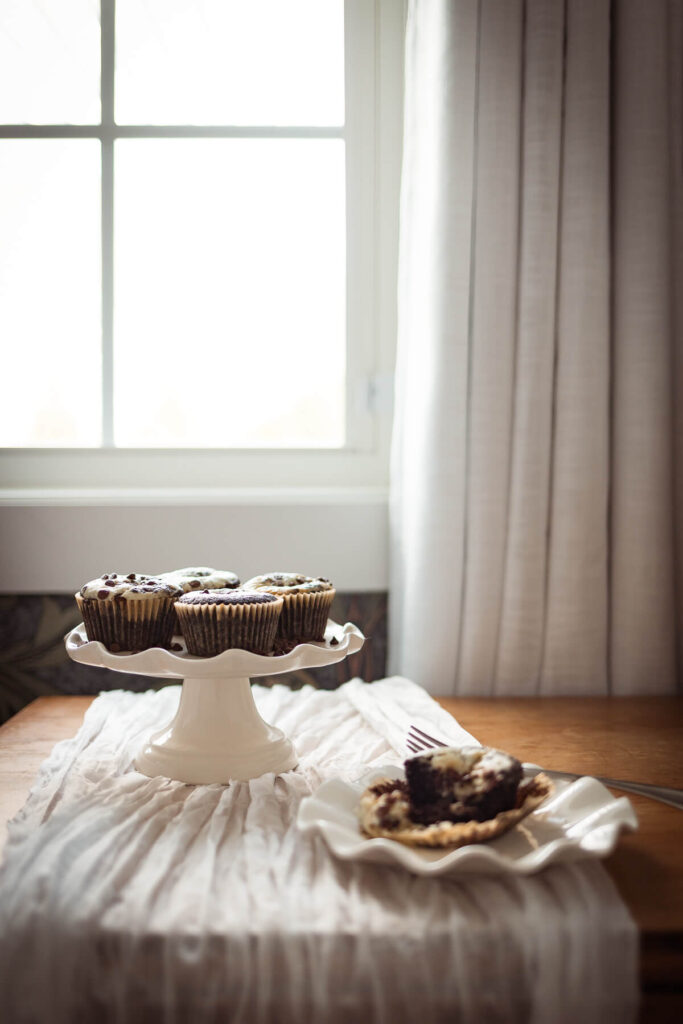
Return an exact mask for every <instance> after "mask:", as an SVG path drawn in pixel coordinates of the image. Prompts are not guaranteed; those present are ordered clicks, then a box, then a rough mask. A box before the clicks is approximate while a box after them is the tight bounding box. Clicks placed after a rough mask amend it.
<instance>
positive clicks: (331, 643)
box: [330, 636, 339, 647]
mask: <svg viewBox="0 0 683 1024" xmlns="http://www.w3.org/2000/svg"><path fill="white" fill-rule="evenodd" d="M338 643H339V641H338V640H337V638H336V636H333V637H332V639H331V640H330V647H336V646H337V644H338Z"/></svg>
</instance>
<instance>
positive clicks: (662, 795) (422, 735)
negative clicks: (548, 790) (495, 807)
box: [406, 725, 683, 810]
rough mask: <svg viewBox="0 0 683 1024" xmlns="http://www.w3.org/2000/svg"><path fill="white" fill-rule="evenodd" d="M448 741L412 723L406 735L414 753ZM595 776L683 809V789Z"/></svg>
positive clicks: (527, 767) (560, 775)
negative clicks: (431, 734)
mask: <svg viewBox="0 0 683 1024" xmlns="http://www.w3.org/2000/svg"><path fill="white" fill-rule="evenodd" d="M447 746H449V744H448V743H444V741H443V740H439V739H437V738H436V737H435V736H430V735H429V733H427V732H425V731H424V730H423V729H419V728H418V727H417V726H416V725H411V726H410V728H409V729H408V735H407V736H406V747H407V748H408V750H410V751H411V753H413V754H420V753H422V751H423V750H434V748H435V747H447ZM522 767H523V768H524V773H525V775H533V774H535V773H536V772H537V771H543V772H545V774H546V775H548V776H549V777H550V778H551V779H566V780H567V781H568V782H575V781H576V780H577V779H580V778H583V776H582V775H577V774H576V773H575V772H558V771H554V770H551V769H548V768H539V766H538V765H534V764H524V765H522ZM593 778H595V779H597V780H598V782H602V784H603V786H610V787H611V788H612V789H622V790H624V792H625V793H637V794H638V795H639V796H648V797H650V799H652V800H659V801H660V803H663V804H669V805H670V806H671V807H678V808H679V809H680V810H683V789H673V788H671V787H669V786H655V785H652V784H651V783H648V782H631V781H627V780H626V779H609V778H606V777H605V776H603V775H594V776H593Z"/></svg>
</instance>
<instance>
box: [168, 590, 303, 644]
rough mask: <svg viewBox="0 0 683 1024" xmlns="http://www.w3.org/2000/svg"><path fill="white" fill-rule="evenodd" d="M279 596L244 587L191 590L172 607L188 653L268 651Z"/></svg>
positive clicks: (273, 637) (272, 635) (276, 614)
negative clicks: (234, 650)
mask: <svg viewBox="0 0 683 1024" xmlns="http://www.w3.org/2000/svg"><path fill="white" fill-rule="evenodd" d="M282 605H283V602H282V599H281V598H279V597H275V596H274V595H273V594H265V593H264V594H261V593H257V592H255V591H246V590H195V591H191V592H190V593H187V594H183V595H182V597H180V598H179V600H178V601H176V604H175V609H176V612H177V615H178V620H179V622H180V631H181V633H182V634H183V637H184V639H185V643H186V644H187V650H188V653H189V654H196V655H199V656H200V657H202V658H211V657H213V656H214V655H215V654H220V653H221V651H228V650H231V649H232V648H234V647H240V648H242V649H243V650H245V651H253V652H254V653H255V654H270V653H271V651H272V650H273V642H274V640H275V634H276V633H277V624H278V619H279V617H280V612H281V610H282Z"/></svg>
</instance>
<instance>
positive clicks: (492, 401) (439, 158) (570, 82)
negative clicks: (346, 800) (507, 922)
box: [390, 0, 683, 695]
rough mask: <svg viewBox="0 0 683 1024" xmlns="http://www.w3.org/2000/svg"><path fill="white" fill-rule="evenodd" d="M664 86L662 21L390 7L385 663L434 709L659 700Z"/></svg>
mask: <svg viewBox="0 0 683 1024" xmlns="http://www.w3.org/2000/svg"><path fill="white" fill-rule="evenodd" d="M655 9H656V10H655ZM653 11H654V16H653ZM680 68H681V5H680V3H678V2H676V0H661V2H658V3H654V4H652V3H647V2H645V0H613V2H612V3H610V2H609V0H526V2H524V0H509V2H507V3H504V4H501V3H498V2H496V0H480V2H478V3H477V2H472V0H413V2H411V3H410V5H409V10H408V26H407V37H406V104H405V146H404V154H405V155H404V171H403V184H402V200H401V251H400V270H399V341H398V360H397V399H396V420H395V431H394V442H393V450H392V488H391V509H390V518H391V543H392V551H391V572H392V578H391V600H390V634H391V635H390V661H391V664H392V671H395V672H401V673H402V674H404V675H408V676H410V677H412V678H414V679H416V681H417V682H420V683H422V684H423V685H425V686H426V687H427V689H429V690H430V691H431V692H434V693H444V694H445V693H457V694H501V695H503V694H535V693H542V694H554V693H571V694H586V693H595V694H600V693H608V692H613V693H634V692H669V691H672V690H673V689H674V688H675V686H676V679H677V652H676V640H677V634H678V642H679V643H680V642H681V640H680V599H679V598H680V593H681V579H682V570H681V557H680V555H681V547H680V545H681V541H682V539H683V537H682V534H683V528H682V527H681V521H680V510H681V507H682V505H681V498H682V492H681V488H682V487H683V484H682V483H681V470H680V468H679V467H680V465H681V462H680V456H681V454H683V437H682V435H683V430H682V428H681V414H680V413H677V405H676V397H680V395H681V393H682V392H681V390H680V389H681V378H682V377H683V359H681V344H682V343H681V334H680V329H681V298H680V291H681V287H680V283H681V282H680V271H681V265H682V264H681V245H680V242H681V235H680V230H681V162H680V154H681V138H680V136H681V117H680V114H681V72H680ZM677 275H678V276H677ZM677 282H678V286H677ZM677 602H678V603H677ZM677 608H678V611H677Z"/></svg>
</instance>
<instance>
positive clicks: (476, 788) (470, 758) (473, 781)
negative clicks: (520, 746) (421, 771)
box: [422, 747, 516, 801]
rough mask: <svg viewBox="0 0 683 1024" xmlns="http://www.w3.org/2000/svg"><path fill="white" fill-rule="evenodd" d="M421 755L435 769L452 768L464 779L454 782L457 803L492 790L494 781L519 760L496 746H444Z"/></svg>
mask: <svg viewBox="0 0 683 1024" xmlns="http://www.w3.org/2000/svg"><path fill="white" fill-rule="evenodd" d="M422 756H424V757H427V758H428V759H429V761H430V762H431V764H432V765H433V767H434V768H438V769H440V770H441V771H446V770H448V769H452V770H453V771H455V772H457V774H458V775H460V776H461V778H459V779H456V780H455V781H454V782H453V795H454V797H455V798H456V801H460V800H466V799H467V798H468V797H470V796H473V795H474V794H477V793H483V792H485V791H486V790H487V789H490V788H491V784H492V781H497V780H499V779H501V778H503V777H504V776H505V775H506V774H507V773H508V772H510V771H511V770H512V769H513V767H514V765H515V764H516V758H514V757H512V756H511V755H510V754H506V753H505V752H504V751H502V750H495V749H494V748H493V747H442V748H439V750H437V751H435V752H434V753H429V754H425V755H422Z"/></svg>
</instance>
